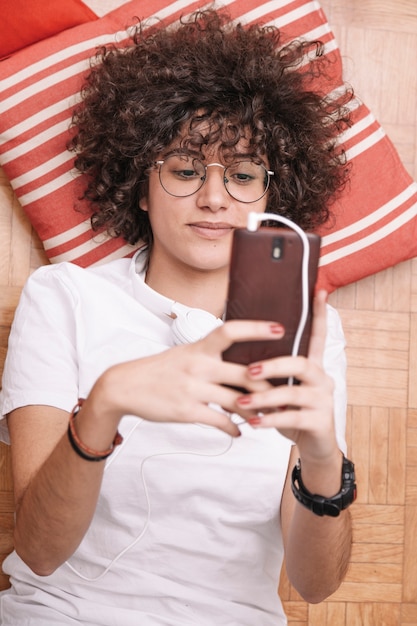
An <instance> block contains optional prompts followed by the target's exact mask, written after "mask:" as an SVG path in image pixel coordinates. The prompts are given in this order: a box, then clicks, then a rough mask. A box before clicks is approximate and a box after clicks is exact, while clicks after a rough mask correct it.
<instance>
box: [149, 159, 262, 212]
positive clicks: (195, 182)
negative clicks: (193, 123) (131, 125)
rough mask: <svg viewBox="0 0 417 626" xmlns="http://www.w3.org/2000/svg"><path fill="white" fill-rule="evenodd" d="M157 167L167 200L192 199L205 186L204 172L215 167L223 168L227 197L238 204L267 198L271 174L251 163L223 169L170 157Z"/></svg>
mask: <svg viewBox="0 0 417 626" xmlns="http://www.w3.org/2000/svg"><path fill="white" fill-rule="evenodd" d="M155 165H158V166H159V180H160V182H161V185H162V187H163V188H164V189H165V191H166V192H167V193H169V195H170V196H176V197H178V198H181V197H186V196H192V195H193V194H194V193H196V192H197V191H198V190H199V189H201V187H202V186H203V185H204V183H205V180H206V177H207V168H208V167H212V166H213V165H216V166H217V167H222V168H223V170H224V171H223V183H224V186H225V188H226V191H227V193H228V194H229V195H230V196H231V197H232V198H234V199H235V200H238V201H239V202H246V203H250V202H256V201H257V200H260V199H261V198H262V196H264V195H265V194H266V192H267V191H268V187H269V181H270V177H271V176H273V174H274V172H271V171H269V170H267V169H266V168H265V167H264V166H263V165H261V164H260V163H255V162H254V161H238V162H236V163H232V164H231V165H228V166H227V167H224V166H223V165H221V164H220V163H209V164H208V165H205V164H204V163H203V162H202V161H200V159H196V158H194V157H192V156H190V155H184V154H171V155H170V156H168V157H167V158H166V159H164V160H163V161H156V162H155Z"/></svg>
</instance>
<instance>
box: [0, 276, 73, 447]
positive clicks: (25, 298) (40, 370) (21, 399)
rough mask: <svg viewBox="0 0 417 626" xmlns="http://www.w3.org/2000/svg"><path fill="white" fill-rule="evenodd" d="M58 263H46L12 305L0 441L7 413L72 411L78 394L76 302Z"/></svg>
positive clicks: (0, 403)
mask: <svg viewBox="0 0 417 626" xmlns="http://www.w3.org/2000/svg"><path fill="white" fill-rule="evenodd" d="M73 291H74V290H71V282H70V280H69V279H68V276H67V275H66V273H65V271H64V270H63V269H62V267H60V266H59V265H58V266H46V267H42V268H40V269H38V270H37V271H36V272H34V273H33V274H32V276H31V277H30V278H29V279H28V281H27V283H26V285H25V287H24V288H23V291H22V295H21V298H20V301H19V304H18V307H17V309H16V313H15V317H14V321H13V324H12V329H11V332H10V337H9V345H8V352H7V356H6V362H5V366H4V372H3V380H2V391H1V394H0V408H1V416H0V417H2V418H3V419H2V420H1V421H0V439H2V440H3V441H6V442H8V433H7V425H6V420H5V418H4V416H5V415H7V414H8V413H10V411H12V410H14V409H16V408H19V407H22V406H27V405H49V406H54V407H57V408H60V409H64V410H67V411H70V410H71V409H72V407H73V406H74V404H75V403H76V401H77V397H78V363H77V350H76V343H77V337H76V328H75V323H74V311H75V309H76V307H77V305H78V303H77V297H76V294H74V293H73Z"/></svg>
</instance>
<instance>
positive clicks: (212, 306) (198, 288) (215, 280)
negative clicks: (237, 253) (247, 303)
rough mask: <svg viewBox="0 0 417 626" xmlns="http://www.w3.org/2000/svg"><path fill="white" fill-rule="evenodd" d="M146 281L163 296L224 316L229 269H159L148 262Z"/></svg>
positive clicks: (217, 315)
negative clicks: (207, 270)
mask: <svg viewBox="0 0 417 626" xmlns="http://www.w3.org/2000/svg"><path fill="white" fill-rule="evenodd" d="M145 282H146V284H147V285H148V286H149V287H151V288H152V289H154V290H155V291H157V292H158V293H160V294H161V295H163V296H165V297H167V298H170V299H171V300H175V301H176V302H180V303H181V304H185V305H186V306H189V307H193V308H196V309H203V310H205V311H209V312H210V313H212V314H213V315H215V316H216V317H221V316H222V315H223V312H224V306H225V302H226V295H227V284H228V271H227V268H222V269H221V270H219V271H217V272H213V271H209V272H206V271H198V270H191V269H190V268H186V269H185V270H184V268H182V271H181V272H180V271H177V270H176V269H175V268H173V267H168V268H167V267H165V268H159V267H155V265H153V264H152V262H150V263H149V267H148V271H147V273H146V278H145Z"/></svg>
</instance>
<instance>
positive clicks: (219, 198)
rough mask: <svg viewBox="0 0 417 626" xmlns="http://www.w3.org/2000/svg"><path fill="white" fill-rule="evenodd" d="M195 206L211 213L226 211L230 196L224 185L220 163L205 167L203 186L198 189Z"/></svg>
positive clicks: (222, 168)
mask: <svg viewBox="0 0 417 626" xmlns="http://www.w3.org/2000/svg"><path fill="white" fill-rule="evenodd" d="M197 193H198V197H197V205H198V206H199V207H200V208H203V209H204V208H207V209H209V210H211V211H219V210H221V209H227V207H228V206H229V204H230V200H231V198H230V196H229V194H228V193H227V190H226V187H225V184H224V167H223V165H221V164H220V163H209V164H208V165H207V166H206V175H205V180H204V184H203V185H202V187H201V188H200V189H199V191H198V192H197Z"/></svg>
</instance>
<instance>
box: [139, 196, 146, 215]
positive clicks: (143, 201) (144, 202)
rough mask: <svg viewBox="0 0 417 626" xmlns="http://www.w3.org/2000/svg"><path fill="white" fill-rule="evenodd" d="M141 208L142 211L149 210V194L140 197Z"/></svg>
mask: <svg viewBox="0 0 417 626" xmlns="http://www.w3.org/2000/svg"><path fill="white" fill-rule="evenodd" d="M139 208H140V209H142V211H146V212H147V211H148V197H147V196H142V198H140V200H139Z"/></svg>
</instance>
